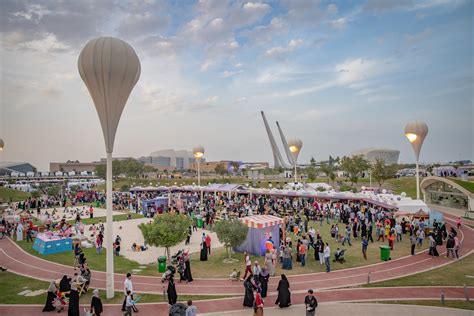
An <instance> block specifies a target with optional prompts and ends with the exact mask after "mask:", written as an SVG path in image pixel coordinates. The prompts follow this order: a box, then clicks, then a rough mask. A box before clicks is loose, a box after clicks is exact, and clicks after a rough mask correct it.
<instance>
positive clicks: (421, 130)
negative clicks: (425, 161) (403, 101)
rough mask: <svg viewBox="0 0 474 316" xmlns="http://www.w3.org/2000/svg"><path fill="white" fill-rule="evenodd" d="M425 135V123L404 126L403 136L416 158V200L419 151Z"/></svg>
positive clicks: (418, 186)
mask: <svg viewBox="0 0 474 316" xmlns="http://www.w3.org/2000/svg"><path fill="white" fill-rule="evenodd" d="M426 135H428V125H426V123H425V122H420V121H415V122H410V123H408V124H407V125H406V126H405V136H406V137H407V138H408V141H409V142H410V143H411V145H412V147H413V151H414V152H415V158H416V199H417V200H419V199H420V170H419V166H418V165H419V160H420V151H421V146H422V145H423V141H424V140H425V137H426Z"/></svg>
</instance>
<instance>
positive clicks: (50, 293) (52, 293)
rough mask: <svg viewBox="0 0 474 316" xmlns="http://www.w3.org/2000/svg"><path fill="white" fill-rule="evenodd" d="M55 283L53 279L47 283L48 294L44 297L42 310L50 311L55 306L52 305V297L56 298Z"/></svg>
mask: <svg viewBox="0 0 474 316" xmlns="http://www.w3.org/2000/svg"><path fill="white" fill-rule="evenodd" d="M57 290H58V289H57V288H56V284H55V282H54V281H51V282H50V283H49V288H48V296H47V297H46V304H44V308H43V312H52V311H54V310H55V309H56V308H55V307H54V305H53V302H54V299H55V298H56V292H57Z"/></svg>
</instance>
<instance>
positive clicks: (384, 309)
mask: <svg viewBox="0 0 474 316" xmlns="http://www.w3.org/2000/svg"><path fill="white" fill-rule="evenodd" d="M473 313H474V312H473V311H468V310H462V309H452V308H449V309H447V308H442V307H432V306H413V305H399V304H368V303H358V304H352V303H323V304H319V305H318V308H317V315H318V316H321V315H341V316H342V315H351V316H366V315H384V316H400V315H416V316H446V315H450V316H468V315H469V316H472V315H473ZM265 314H266V315H271V316H287V315H305V307H304V305H293V306H291V307H290V308H286V309H280V308H267V309H265ZM205 315H207V316H217V315H222V316H247V315H250V313H249V312H248V311H235V312H224V313H222V312H220V313H208V314H205Z"/></svg>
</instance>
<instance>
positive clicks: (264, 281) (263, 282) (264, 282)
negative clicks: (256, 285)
mask: <svg viewBox="0 0 474 316" xmlns="http://www.w3.org/2000/svg"><path fill="white" fill-rule="evenodd" d="M269 279H270V274H269V273H268V270H267V267H263V268H262V272H260V276H259V281H260V287H261V289H262V291H261V293H260V295H261V296H262V298H265V297H267V291H268V280H269Z"/></svg>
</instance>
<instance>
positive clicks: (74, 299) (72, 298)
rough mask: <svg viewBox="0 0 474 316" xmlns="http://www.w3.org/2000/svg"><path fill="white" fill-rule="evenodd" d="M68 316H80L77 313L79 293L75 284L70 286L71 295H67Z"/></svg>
mask: <svg viewBox="0 0 474 316" xmlns="http://www.w3.org/2000/svg"><path fill="white" fill-rule="evenodd" d="M67 315H68V316H80V313H79V292H78V291H77V284H76V283H73V284H72V285H71V293H70V294H69V308H68V310H67Z"/></svg>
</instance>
